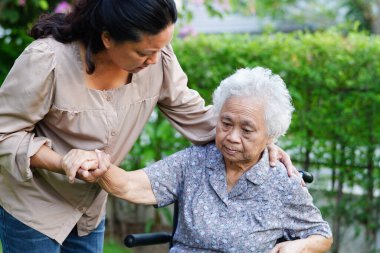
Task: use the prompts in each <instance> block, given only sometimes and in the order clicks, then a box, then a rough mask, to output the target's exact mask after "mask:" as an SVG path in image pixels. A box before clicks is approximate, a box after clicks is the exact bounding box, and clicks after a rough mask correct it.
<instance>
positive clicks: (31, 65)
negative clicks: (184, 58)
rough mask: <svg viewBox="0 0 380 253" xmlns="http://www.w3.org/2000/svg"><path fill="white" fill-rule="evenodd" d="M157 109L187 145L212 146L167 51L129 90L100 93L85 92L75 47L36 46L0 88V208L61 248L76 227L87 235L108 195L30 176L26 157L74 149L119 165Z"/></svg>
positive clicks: (62, 179)
mask: <svg viewBox="0 0 380 253" xmlns="http://www.w3.org/2000/svg"><path fill="white" fill-rule="evenodd" d="M156 104H157V105H158V106H159V108H160V110H161V111H162V112H163V113H164V114H165V116H166V117H167V118H168V120H169V121H170V122H171V123H172V125H173V126H174V127H175V128H176V129H177V130H178V131H179V132H180V133H182V134H183V135H184V136H185V137H186V138H188V139H189V140H190V141H192V142H194V143H204V142H207V141H210V140H212V139H213V138H214V126H215V120H214V117H213V113H212V110H211V108H212V107H206V106H205V105H204V100H203V99H202V98H201V97H200V96H199V94H198V93H197V92H196V91H194V90H191V89H189V88H188V87H187V77H186V75H185V74H184V72H183V71H182V69H181V67H180V65H179V63H178V61H177V59H176V57H175V55H174V53H173V51H172V48H171V46H167V47H166V48H164V49H162V51H161V55H160V56H159V60H158V62H157V63H156V64H155V65H151V66H149V67H147V68H146V69H144V70H142V71H141V72H139V73H137V74H134V75H133V77H132V81H131V83H129V84H127V85H124V86H122V87H120V88H117V89H113V90H104V91H100V90H94V89H90V88H87V87H86V86H85V84H84V70H83V68H82V63H81V60H80V55H79V47H78V44H77V43H71V44H62V43H59V42H57V41H55V40H54V39H52V38H47V39H39V40H36V41H34V42H33V43H32V44H31V45H30V46H28V47H27V48H26V49H25V51H24V52H23V53H22V54H21V55H20V57H19V58H18V59H17V60H16V62H15V64H14V66H13V68H12V69H11V71H10V72H9V74H8V76H7V78H6V80H5V81H4V83H3V85H2V86H1V88H0V205H1V206H2V207H3V208H4V209H5V210H6V211H7V212H9V213H10V214H11V215H13V216H14V217H16V218H17V219H19V220H20V221H22V222H23V223H25V224H27V225H28V226H30V227H32V228H34V229H36V230H38V231H40V232H42V233H43V234H45V235H47V236H49V237H51V238H53V239H55V240H56V241H57V242H59V243H62V242H63V241H64V240H65V238H66V237H67V235H68V234H69V233H70V231H71V230H72V229H73V227H74V226H75V225H77V228H78V233H79V235H81V236H82V235H86V234H88V233H89V232H91V231H92V230H93V229H94V228H95V227H96V226H97V225H98V224H99V222H100V220H101V219H102V217H104V212H105V204H106V198H107V194H106V192H104V191H103V190H101V189H100V188H99V187H98V185H97V184H89V183H85V182H83V181H81V180H76V181H75V183H74V184H73V185H71V184H69V183H68V180H67V178H66V176H64V175H60V174H56V173H51V172H49V171H47V170H44V169H31V168H30V157H31V156H33V155H34V154H35V153H36V152H37V151H38V149H39V148H40V147H41V146H42V145H44V144H47V145H49V146H50V147H51V148H52V149H53V150H55V151H56V152H57V153H59V154H61V155H64V154H66V153H67V152H68V151H69V150H71V149H73V148H77V149H84V150H94V149H101V150H104V151H105V152H107V153H109V154H110V155H111V159H112V162H113V163H115V164H119V163H120V162H121V161H122V160H123V159H124V158H125V156H126V155H127V153H128V152H129V151H130V149H131V148H132V146H133V144H134V142H135V141H136V139H137V137H138V136H139V134H140V132H141V131H142V129H143V126H144V124H145V123H146V122H147V120H148V119H149V116H150V114H151V113H152V110H153V108H154V107H155V106H156Z"/></svg>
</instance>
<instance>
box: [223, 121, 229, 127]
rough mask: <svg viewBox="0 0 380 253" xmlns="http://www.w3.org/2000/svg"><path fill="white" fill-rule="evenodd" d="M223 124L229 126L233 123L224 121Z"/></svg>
mask: <svg viewBox="0 0 380 253" xmlns="http://www.w3.org/2000/svg"><path fill="white" fill-rule="evenodd" d="M222 124H223V126H225V127H229V126H231V124H230V123H228V122H222Z"/></svg>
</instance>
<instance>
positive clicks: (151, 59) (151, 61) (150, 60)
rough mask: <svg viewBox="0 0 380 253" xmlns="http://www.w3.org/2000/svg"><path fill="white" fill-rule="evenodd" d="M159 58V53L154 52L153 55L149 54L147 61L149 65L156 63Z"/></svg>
mask: <svg viewBox="0 0 380 253" xmlns="http://www.w3.org/2000/svg"><path fill="white" fill-rule="evenodd" d="M157 58H158V53H154V54H152V55H151V56H149V57H148V59H146V61H145V63H146V64H147V65H150V64H155V63H156V62H157Z"/></svg>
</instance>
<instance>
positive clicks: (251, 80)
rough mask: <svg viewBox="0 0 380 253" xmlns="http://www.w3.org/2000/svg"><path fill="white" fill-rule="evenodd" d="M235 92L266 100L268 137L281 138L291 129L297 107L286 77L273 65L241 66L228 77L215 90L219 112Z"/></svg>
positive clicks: (215, 109)
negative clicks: (269, 66) (274, 68)
mask: <svg viewBox="0 0 380 253" xmlns="http://www.w3.org/2000/svg"><path fill="white" fill-rule="evenodd" d="M233 96H240V97H251V98H252V99H253V100H257V101H259V102H263V106H264V114H265V115H264V117H265V123H266V127H267V132H268V137H270V138H273V139H274V140H277V139H278V138H279V137H280V136H282V135H284V134H285V133H286V131H287V130H288V128H289V125H290V121H291V118H292V112H293V111H294V107H293V105H292V102H291V100H292V99H291V97H290V95H289V91H288V90H287V88H286V85H285V83H284V81H283V80H282V79H281V77H280V76H278V75H275V74H272V71H271V70H270V69H265V68H262V67H255V68H252V69H250V68H244V69H239V70H237V71H236V73H234V74H233V75H231V76H229V77H227V78H226V79H224V80H223V81H222V82H221V83H220V85H219V87H218V88H217V89H216V90H215V91H214V94H213V103H214V111H215V113H216V115H219V113H220V111H221V109H222V107H223V104H224V103H225V102H226V100H227V99H228V98H230V97H233Z"/></svg>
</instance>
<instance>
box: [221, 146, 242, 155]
mask: <svg viewBox="0 0 380 253" xmlns="http://www.w3.org/2000/svg"><path fill="white" fill-rule="evenodd" d="M224 151H226V153H227V154H230V155H234V154H236V153H237V152H239V151H238V150H237V149H234V148H228V147H226V146H224Z"/></svg>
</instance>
